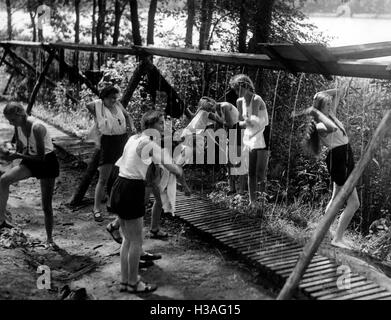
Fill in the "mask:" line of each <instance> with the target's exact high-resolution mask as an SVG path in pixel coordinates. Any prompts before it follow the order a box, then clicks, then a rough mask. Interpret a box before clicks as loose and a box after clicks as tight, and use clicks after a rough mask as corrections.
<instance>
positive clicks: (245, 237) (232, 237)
mask: <svg viewBox="0 0 391 320" xmlns="http://www.w3.org/2000/svg"><path fill="white" fill-rule="evenodd" d="M249 227H251V226H246V228H244V230H243V231H244V233H241V234H231V233H230V234H228V235H227V238H224V236H215V237H216V239H217V240H219V241H220V242H222V243H224V244H226V245H230V244H233V243H236V242H238V241H241V242H244V241H249V240H252V239H257V238H258V237H261V236H263V235H264V234H265V233H264V231H262V230H257V231H256V232H253V233H249V232H247V229H248V228H249Z"/></svg>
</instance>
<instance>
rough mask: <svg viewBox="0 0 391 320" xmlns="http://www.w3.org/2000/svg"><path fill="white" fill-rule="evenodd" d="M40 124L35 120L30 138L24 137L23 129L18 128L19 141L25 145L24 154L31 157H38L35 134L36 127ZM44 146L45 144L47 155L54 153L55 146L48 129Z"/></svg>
mask: <svg viewBox="0 0 391 320" xmlns="http://www.w3.org/2000/svg"><path fill="white" fill-rule="evenodd" d="M38 123H39V122H37V121H34V120H33V123H32V125H31V131H30V135H29V137H26V136H25V135H24V133H23V130H22V128H20V127H17V131H18V132H17V134H18V139H19V141H20V142H21V143H22V144H23V152H24V153H27V154H29V155H31V156H36V155H38V151H37V141H36V140H35V136H34V132H33V130H34V127H35V125H37V124H38ZM44 144H45V154H48V153H51V152H53V150H54V146H53V142H52V138H51V137H50V134H49V131H48V130H47V129H46V134H45V137H44Z"/></svg>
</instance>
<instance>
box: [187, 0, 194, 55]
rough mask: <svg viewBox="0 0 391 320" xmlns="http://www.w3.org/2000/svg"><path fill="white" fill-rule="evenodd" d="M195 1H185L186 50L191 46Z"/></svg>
mask: <svg viewBox="0 0 391 320" xmlns="http://www.w3.org/2000/svg"><path fill="white" fill-rule="evenodd" d="M194 1H195V0H187V22H186V40H185V46H186V48H191V47H192V46H193V27H194V20H195V2H194Z"/></svg>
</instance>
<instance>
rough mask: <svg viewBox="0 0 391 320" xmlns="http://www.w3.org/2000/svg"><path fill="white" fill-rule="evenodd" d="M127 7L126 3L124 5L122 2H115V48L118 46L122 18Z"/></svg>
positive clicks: (117, 0) (119, 0) (116, 0)
mask: <svg viewBox="0 0 391 320" xmlns="http://www.w3.org/2000/svg"><path fill="white" fill-rule="evenodd" d="M125 7H126V3H122V1H121V0H115V5H114V33H113V46H118V39H119V32H120V24H121V18H122V14H123V13H124V10H125Z"/></svg>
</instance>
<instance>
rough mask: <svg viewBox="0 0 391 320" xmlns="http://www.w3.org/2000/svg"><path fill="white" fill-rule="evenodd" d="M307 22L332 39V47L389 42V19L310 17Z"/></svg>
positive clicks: (390, 38) (390, 20) (390, 39)
mask: <svg viewBox="0 0 391 320" xmlns="http://www.w3.org/2000/svg"><path fill="white" fill-rule="evenodd" d="M308 20H309V22H311V23H313V24H314V25H316V26H317V27H318V28H319V30H320V31H322V32H323V33H325V34H327V35H329V36H332V37H333V39H332V40H331V41H330V46H332V47H337V46H345V45H354V44H363V43H373V42H383V41H391V19H368V18H342V17H341V18H336V17H310V18H309V19H308Z"/></svg>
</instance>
